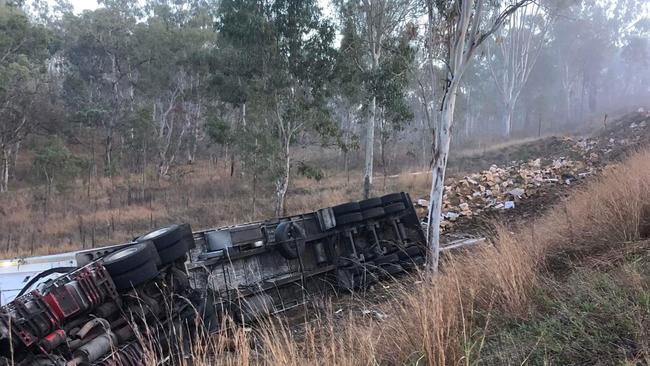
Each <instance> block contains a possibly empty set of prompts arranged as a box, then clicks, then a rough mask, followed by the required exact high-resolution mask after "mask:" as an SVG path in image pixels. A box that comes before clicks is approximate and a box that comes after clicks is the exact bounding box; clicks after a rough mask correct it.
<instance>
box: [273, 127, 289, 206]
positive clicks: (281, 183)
mask: <svg viewBox="0 0 650 366" xmlns="http://www.w3.org/2000/svg"><path fill="white" fill-rule="evenodd" d="M289 144H290V141H289V139H287V141H285V143H284V171H283V172H282V176H281V177H279V178H278V180H277V182H276V190H275V197H276V200H275V216H276V217H280V216H282V215H284V214H285V211H286V207H285V200H286V196H287V189H288V188H289V173H290V168H291V155H290V150H289Z"/></svg>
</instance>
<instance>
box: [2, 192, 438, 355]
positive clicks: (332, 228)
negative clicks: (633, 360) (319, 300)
mask: <svg viewBox="0 0 650 366" xmlns="http://www.w3.org/2000/svg"><path fill="white" fill-rule="evenodd" d="M424 242H425V238H424V234H423V231H422V228H421V226H420V223H419V221H418V217H417V215H416V212H415V209H414V207H413V205H412V202H411V199H410V197H409V195H408V194H407V193H393V194H388V195H386V196H383V197H381V198H371V199H368V200H364V201H360V202H348V203H344V204H340V205H338V206H334V207H328V208H323V209H320V210H317V211H315V212H310V213H305V214H301V215H295V216H289V217H283V218H276V219H270V220H265V221H259V222H253V223H248V224H241V225H234V226H228V227H222V228H215V229H209V230H201V231H196V232H192V230H191V228H190V226H189V225H187V224H181V225H172V226H168V227H165V228H162V229H158V230H155V231H152V232H150V233H148V234H145V235H143V236H140V237H138V238H136V239H135V240H134V241H133V242H130V243H125V244H120V245H114V246H109V247H102V248H96V249H92V250H84V251H79V252H75V253H71V255H74V260H71V262H73V263H72V264H74V265H73V266H66V267H54V268H49V269H48V270H46V271H44V272H42V273H39V274H36V275H33V276H27V277H26V278H24V280H23V282H24V283H25V285H24V287H23V288H22V289H21V290H20V291H19V292H18V293H17V294H16V297H15V298H14V299H13V300H11V301H9V302H7V303H6V304H4V305H3V306H2V307H1V308H0V365H3V364H6V365H21V366H22V365H43V366H45V365H47V366H60V365H69V366H72V365H107V366H108V365H141V364H144V363H145V362H146V360H145V357H146V355H147V351H146V349H147V348H148V347H149V348H150V347H151V344H155V348H156V351H157V352H160V353H162V354H166V355H171V354H174V353H180V352H183V349H184V346H187V345H183V344H182V343H183V342H180V343H181V344H179V342H178V340H179V339H181V340H188V339H191V338H192V337H191V336H192V334H195V333H196V332H198V331H202V332H208V333H209V332H215V331H218V330H219V324H221V322H220V320H221V319H222V318H223V317H224V316H226V315H227V316H230V317H232V318H234V319H237V320H238V321H241V322H249V321H253V320H255V319H257V318H259V317H263V316H266V315H269V314H272V313H278V312H282V311H285V310H288V309H291V308H293V307H295V306H297V305H300V304H302V303H303V302H304V301H305V298H306V296H305V294H306V293H307V294H308V293H310V292H312V291H319V290H320V289H323V288H332V287H335V288H340V289H345V290H355V289H358V288H362V287H364V286H368V285H369V284H372V283H374V282H376V281H378V280H381V279H382V278H386V277H391V276H395V275H397V274H399V273H401V272H404V271H407V270H409V269H411V268H413V267H415V266H418V265H421V264H423V263H424V261H425V253H426V251H425V248H424ZM28 261H29V259H25V260H24V261H23V265H25V263H27V262H28ZM170 359H172V358H171V357H170Z"/></svg>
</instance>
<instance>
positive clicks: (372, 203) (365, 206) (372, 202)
mask: <svg viewBox="0 0 650 366" xmlns="http://www.w3.org/2000/svg"><path fill="white" fill-rule="evenodd" d="M359 207H360V208H361V211H366V210H369V209H371V208H375V207H381V198H379V197H375V198H368V199H367V200H363V201H359Z"/></svg>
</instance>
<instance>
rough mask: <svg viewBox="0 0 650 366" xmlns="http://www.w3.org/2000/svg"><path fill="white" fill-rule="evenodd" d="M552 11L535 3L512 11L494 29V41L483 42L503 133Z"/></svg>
mask: <svg viewBox="0 0 650 366" xmlns="http://www.w3.org/2000/svg"><path fill="white" fill-rule="evenodd" d="M553 19H554V15H553V14H550V13H549V12H548V10H544V9H543V8H542V6H541V5H539V4H537V3H532V4H528V5H526V6H524V7H522V8H521V9H520V10H519V11H517V12H515V13H513V14H512V15H511V16H510V17H509V19H508V20H507V21H506V22H505V24H504V26H503V27H502V28H501V29H500V30H498V31H497V32H495V34H494V41H493V42H490V41H488V42H486V45H487V49H488V63H487V64H488V67H489V70H490V73H491V75H492V78H493V79H494V83H495V85H496V89H497V91H498V92H499V96H500V97H501V101H502V103H503V108H504V118H503V120H504V123H503V133H504V135H505V136H506V137H510V134H511V132H512V123H513V121H512V119H513V115H514V112H515V107H516V105H517V101H518V100H519V96H520V95H521V92H522V91H523V89H524V87H525V86H526V83H527V82H528V78H529V77H530V74H531V72H532V70H533V68H534V67H535V64H536V62H537V59H538V58H539V55H540V53H541V50H542V47H544V46H545V45H546V43H547V37H546V33H547V30H548V27H549V25H550V24H551V22H552V21H553Z"/></svg>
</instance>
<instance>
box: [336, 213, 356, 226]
mask: <svg viewBox="0 0 650 366" xmlns="http://www.w3.org/2000/svg"><path fill="white" fill-rule="evenodd" d="M360 221H363V215H361V213H360V212H353V213H349V214H347V215H343V216H336V226H341V225H348V224H353V223H355V222H360Z"/></svg>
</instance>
